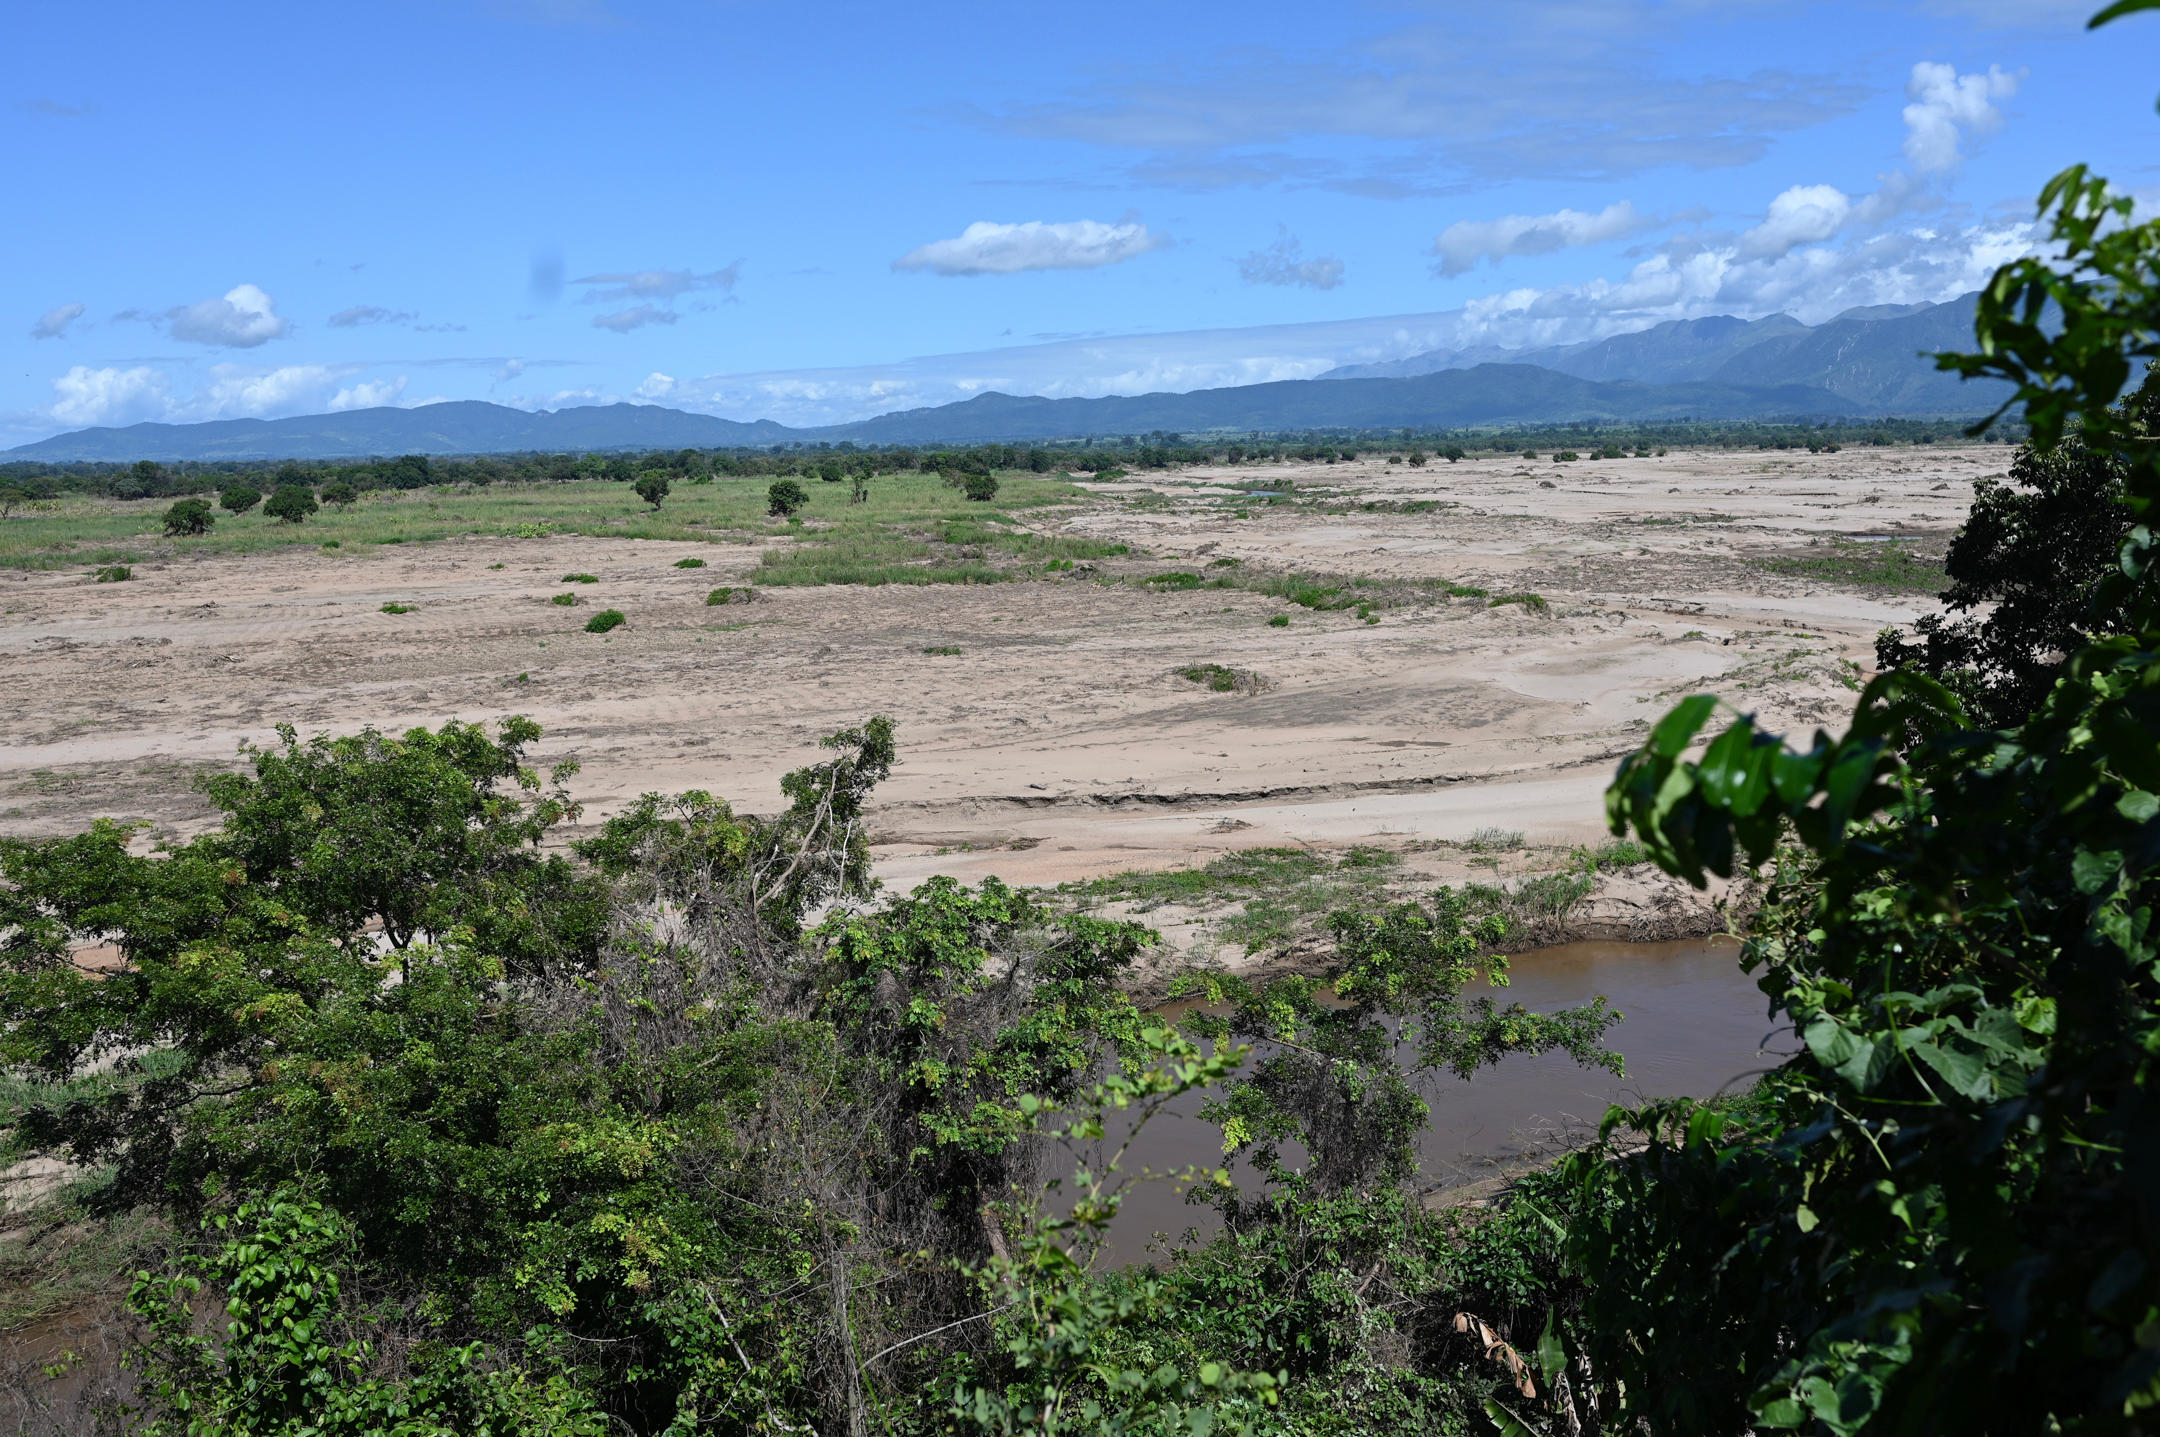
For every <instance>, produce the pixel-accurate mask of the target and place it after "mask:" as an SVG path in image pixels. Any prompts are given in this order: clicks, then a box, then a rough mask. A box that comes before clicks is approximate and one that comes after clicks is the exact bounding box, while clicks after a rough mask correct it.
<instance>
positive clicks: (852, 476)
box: [0, 419, 2017, 504]
mask: <svg viewBox="0 0 2160 1437" xmlns="http://www.w3.org/2000/svg"><path fill="white" fill-rule="evenodd" d="M2016 433H2017V429H2016V426H2014V425H2005V426H2003V427H2002V430H2001V432H1998V433H1997V434H1996V435H1994V436H1992V437H1994V438H1996V439H1998V440H2001V439H2008V438H2014V437H2015V435H2016ZM1962 434H1963V425H1962V422H1961V421H1952V420H1947V419H1946V420H1921V419H1883V420H1869V421H1865V422H1852V421H1840V420H1820V421H1806V422H1791V423H1780V422H1774V421H1744V422H1717V423H1712V422H1679V423H1669V424H1642V425H1636V424H1591V423H1581V424H1563V425H1552V426H1548V427H1539V428H1525V429H1506V430H1451V429H1433V430H1407V429H1388V430H1380V431H1355V432H1342V433H1336V432H1327V433H1306V432H1297V433H1285V434H1252V435H1234V436H1219V435H1210V436H1206V437H1187V436H1184V435H1179V434H1145V435H1128V436H1124V437H1121V438H1109V439H1095V440H1089V441H1086V442H1085V443H1071V442H1052V443H1042V444H977V445H968V446H964V447H961V448H954V449H922V448H913V447H907V446H887V447H879V448H858V447H856V446H855V445H854V444H853V443H852V442H849V441H845V440H843V441H842V442H841V443H839V444H837V445H834V444H825V443H819V444H815V445H797V446H791V447H788V448H773V449H736V450H712V451H706V450H697V449H683V450H656V451H649V452H644V453H628V454H601V453H588V454H499V455H482V456H477V457H472V458H456V459H445V458H440V457H430V456H428V455H425V454H406V455H402V456H399V457H397V458H394V459H370V460H366V461H364V462H357V463H352V462H345V461H322V462H316V463H300V462H297V461H293V460H282V461H231V462H219V463H207V462H202V463H198V462H186V463H174V464H160V463H158V462H157V461H156V460H151V459H144V460H140V461H138V462H136V463H134V464H93V463H68V464H50V463H41V462H20V461H18V462H13V463H5V464H0V491H5V490H9V489H13V490H19V491H20V492H21V494H22V495H24V496H26V497H30V498H39V497H46V498H49V497H51V496H53V495H57V494H96V495H103V496H105V497H108V498H117V499H169V498H181V497H186V496H189V495H195V494H207V493H213V492H216V491H218V490H221V489H225V488H227V487H229V486H233V485H242V486H245V487H248V488H250V489H251V490H254V491H255V492H258V493H259V492H263V491H266V490H271V489H275V488H280V487H285V486H290V485H295V484H298V485H304V486H309V487H312V488H315V489H318V490H319V491H320V492H321V497H322V500H323V502H325V503H332V504H335V503H350V502H352V501H351V500H350V499H349V498H338V497H333V496H332V494H331V492H330V490H331V489H333V488H340V489H341V492H350V493H355V494H357V493H361V492H365V491H368V490H374V489H408V490H409V489H427V488H432V487H438V486H447V485H466V486H483V487H484V486H486V485H490V484H534V483H568V482H573V481H577V480H595V479H598V480H607V481H610V482H614V483H620V484H624V485H627V486H631V487H632V488H636V487H637V486H638V485H640V484H643V485H646V486H648V487H651V488H654V489H655V490H656V491H657V492H659V493H660V494H662V495H663V496H664V495H665V494H666V493H667V492H668V488H667V486H671V485H681V484H696V483H712V482H717V481H720V480H726V479H761V478H762V479H772V478H780V479H787V478H802V479H818V480H822V481H825V482H828V483H840V482H843V481H849V482H854V481H858V480H861V481H867V480H869V479H871V478H874V477H875V476H877V475H880V474H899V473H911V472H915V473H925V474H945V475H949V476H960V475H966V474H985V475H989V474H997V473H1007V472H1021V473H1032V474H1054V473H1074V474H1093V475H1103V474H1107V473H1112V472H1119V473H1122V472H1128V471H1134V470H1163V469H1171V468H1177V467H1184V466H1190V465H1198V464H1217V463H1221V464H1280V463H1287V462H1302V463H1309V464H1310V463H1319V464H1329V463H1335V462H1337V461H1338V460H1348V459H1355V458H1357V457H1358V456H1360V455H1365V456H1382V457H1388V458H1394V459H1401V460H1406V461H1407V462H1409V463H1411V464H1413V465H1420V466H1422V465H1423V464H1425V463H1426V462H1427V461H1428V458H1429V457H1431V456H1438V457H1441V458H1454V459H1458V460H1459V459H1463V458H1466V457H1468V456H1469V455H1470V454H1473V453H1485V454H1516V453H1520V452H1522V451H1524V450H1528V451H1530V452H1531V453H1532V454H1533V455H1535V454H1539V453H1546V452H1559V451H1572V450H1576V449H1580V450H1582V451H1584V452H1586V453H1588V454H1590V455H1591V456H1592V457H1596V458H1620V457H1623V456H1625V455H1630V454H1637V453H1648V452H1650V451H1651V450H1652V449H1653V448H1656V449H1665V448H1681V447H1685V448H1707V449H1765V450H1773V451H1777V450H1796V449H1805V450H1808V451H1810V452H1822V451H1824V450H1835V449H1837V448H1841V447H1847V446H1854V445H1873V446H1885V445H1897V444H1907V445H1910V444H1921V445H1926V444H1939V443H1947V442H1953V441H1956V440H1958V439H1960V438H1961V437H1962ZM638 492H640V493H642V492H644V491H643V490H639V491H638Z"/></svg>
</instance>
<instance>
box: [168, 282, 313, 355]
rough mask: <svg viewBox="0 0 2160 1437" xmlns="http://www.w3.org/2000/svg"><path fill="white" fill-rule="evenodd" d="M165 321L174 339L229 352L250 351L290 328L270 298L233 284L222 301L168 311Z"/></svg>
mask: <svg viewBox="0 0 2160 1437" xmlns="http://www.w3.org/2000/svg"><path fill="white" fill-rule="evenodd" d="M165 322H166V324H167V325H168V326H169V327H170V328H171V331H172V337H173V338H174V339H184V340H186V341H188V342H189V343H191V344H215V345H222V346H225V347H227V348H230V349H253V348H254V347H255V346H256V345H258V344H263V343H265V342H267V341H269V340H273V339H276V338H277V337H278V336H279V335H281V334H283V333H285V331H286V329H287V328H289V325H288V323H287V321H286V320H285V319H284V318H283V317H282V316H281V315H279V314H278V312H277V306H276V305H275V303H274V302H273V301H272V300H271V298H270V296H269V295H267V294H264V293H263V292H262V290H260V289H258V288H257V287H256V286H254V285H252V284H240V285H234V286H233V287H232V288H231V289H229V290H227V291H225V295H224V297H223V298H222V299H206V300H204V301H203V302H202V303H201V304H190V305H183V306H181V307H180V308H178V309H173V310H168V311H166V314H165Z"/></svg>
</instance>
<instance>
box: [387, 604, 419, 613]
mask: <svg viewBox="0 0 2160 1437" xmlns="http://www.w3.org/2000/svg"><path fill="white" fill-rule="evenodd" d="M412 611H413V606H412V605H411V604H395V603H393V604H384V605H383V606H382V612H383V613H386V614H409V613H411V612H412Z"/></svg>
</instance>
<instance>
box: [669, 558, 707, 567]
mask: <svg viewBox="0 0 2160 1437" xmlns="http://www.w3.org/2000/svg"><path fill="white" fill-rule="evenodd" d="M675 567H676V568H678V569H702V568H704V567H705V561H704V560H703V559H677V560H676V561H675Z"/></svg>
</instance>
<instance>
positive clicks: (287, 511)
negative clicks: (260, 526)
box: [263, 484, 322, 524]
mask: <svg viewBox="0 0 2160 1437" xmlns="http://www.w3.org/2000/svg"><path fill="white" fill-rule="evenodd" d="M320 508H322V505H321V504H320V503H318V502H317V501H316V498H315V491H314V490H312V489H310V488H307V487H306V486H305V485H301V484H287V485H285V486H284V487H283V488H281V489H279V490H278V491H277V493H275V494H272V495H271V496H270V499H269V502H268V503H266V504H264V505H263V512H264V513H265V514H268V515H269V516H270V517H271V518H273V519H275V520H277V521H278V522H279V523H281V524H298V523H302V522H304V521H305V520H306V519H307V517H308V515H310V514H313V513H314V512H315V511H317V510H318V509H320Z"/></svg>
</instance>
